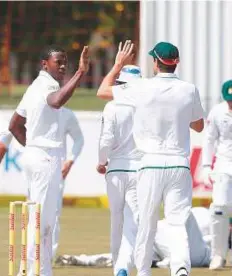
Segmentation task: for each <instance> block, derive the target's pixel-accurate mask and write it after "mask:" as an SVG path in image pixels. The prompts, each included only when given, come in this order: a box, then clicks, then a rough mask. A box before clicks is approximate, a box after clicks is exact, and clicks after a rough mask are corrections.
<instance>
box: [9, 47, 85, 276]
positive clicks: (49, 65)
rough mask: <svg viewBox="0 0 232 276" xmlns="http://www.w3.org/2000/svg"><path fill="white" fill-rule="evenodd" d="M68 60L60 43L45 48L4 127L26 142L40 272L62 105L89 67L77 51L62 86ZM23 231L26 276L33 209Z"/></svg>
mask: <svg viewBox="0 0 232 276" xmlns="http://www.w3.org/2000/svg"><path fill="white" fill-rule="evenodd" d="M67 64H68V58H67V54H66V52H65V51H64V50H63V49H62V48H60V47H57V46H49V47H48V48H46V49H45V50H44V51H43V52H42V55H41V66H42V70H41V71H40V73H39V75H38V77H37V78H36V79H35V80H34V81H33V83H32V84H31V85H30V86H29V87H28V89H27V91H26V93H25V94H24V96H23V99H22V100H21V102H20V103H19V105H18V107H17V109H16V112H15V113H14V115H13V117H12V119H11V122H10V126H9V130H10V131H11V132H12V134H13V135H14V137H15V138H16V139H17V140H18V141H19V143H20V144H22V145H23V146H25V151H24V172H25V175H26V178H27V180H26V181H27V183H29V200H31V201H34V202H36V203H40V204H41V252H40V258H41V267H40V275H41V276H51V275H52V262H51V260H52V232H53V228H54V225H55V219H56V210H57V201H58V198H59V195H60V186H59V185H60V183H61V181H62V173H61V171H62V167H61V166H62V164H61V161H62V146H63V145H62V133H61V128H60V126H61V125H62V110H61V107H62V106H63V105H64V104H65V103H66V102H67V101H68V100H69V99H70V98H71V97H72V95H73V93H74V90H75V88H76V87H78V86H79V84H80V82H81V80H82V78H83V76H84V75H85V73H86V72H87V71H88V69H89V53H88V47H87V46H85V47H84V49H83V51H82V53H81V56H80V61H79V68H78V70H77V71H76V73H75V74H74V76H73V77H72V78H71V79H70V80H69V81H68V82H67V83H66V84H65V85H63V86H62V87H61V86H60V85H61V84H62V81H63V79H64V76H65V72H66V68H67ZM28 234H29V236H28V249H27V256H28V265H27V269H28V272H27V275H28V276H34V271H33V269H34V265H33V264H34V258H35V244H34V236H35V213H34V212H33V208H30V210H29V223H28ZM19 275H21V272H20V273H19Z"/></svg>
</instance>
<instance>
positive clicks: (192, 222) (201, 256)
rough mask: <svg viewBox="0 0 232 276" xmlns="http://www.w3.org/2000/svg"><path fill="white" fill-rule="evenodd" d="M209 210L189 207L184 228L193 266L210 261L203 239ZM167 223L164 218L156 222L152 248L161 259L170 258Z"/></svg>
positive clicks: (206, 229)
mask: <svg viewBox="0 0 232 276" xmlns="http://www.w3.org/2000/svg"><path fill="white" fill-rule="evenodd" d="M209 220H210V212H209V210H208V209H206V208H203V207H196V208H192V209H191V213H190V216H189V218H188V220H187V222H186V230H187V234H188V239H189V247H190V259H191V265H192V266H193V267H202V266H208V265H209V263H210V255H211V252H210V247H209V246H208V244H207V243H206V241H205V240H204V236H205V237H207V239H208V235H209ZM167 237H168V223H167V221H166V219H163V220H160V221H158V223H157V232H156V236H155V244H154V250H155V253H156V255H158V256H159V257H160V259H161V260H163V259H170V253H169V243H168V239H167Z"/></svg>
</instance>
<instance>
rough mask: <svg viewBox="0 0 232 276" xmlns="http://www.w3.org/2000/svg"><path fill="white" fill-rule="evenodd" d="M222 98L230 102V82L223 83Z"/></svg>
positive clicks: (231, 88) (231, 85)
mask: <svg viewBox="0 0 232 276" xmlns="http://www.w3.org/2000/svg"><path fill="white" fill-rule="evenodd" d="M222 97H223V99H224V100H225V101H232V80H228V81H226V82H224V83H223V85H222Z"/></svg>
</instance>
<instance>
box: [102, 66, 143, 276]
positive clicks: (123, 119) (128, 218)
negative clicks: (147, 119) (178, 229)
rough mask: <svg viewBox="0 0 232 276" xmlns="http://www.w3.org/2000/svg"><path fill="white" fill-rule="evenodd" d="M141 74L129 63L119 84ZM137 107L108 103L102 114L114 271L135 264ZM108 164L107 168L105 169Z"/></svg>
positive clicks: (103, 155) (104, 163)
mask: <svg viewBox="0 0 232 276" xmlns="http://www.w3.org/2000/svg"><path fill="white" fill-rule="evenodd" d="M138 78H141V72H140V68H139V67H138V66H135V65H126V66H124V67H123V68H122V70H121V71H120V75H119V77H118V79H117V80H116V85H120V84H125V83H129V82H130V81H132V80H134V79H138ZM133 121H134V108H133V107H132V106H130V105H120V104H116V103H115V102H114V101H110V102H108V103H107V104H106V106H105V108H104V111H103V116H102V129H101V135H100V139H99V164H98V166H97V171H98V172H99V173H105V171H106V183H107V195H108V199H109V206H110V214H111V253H112V259H113V266H114V275H115V276H121V275H122V276H123V271H124V270H126V271H127V273H128V274H129V272H130V270H131V268H132V267H133V265H134V246H135V240H136V235H137V228H138V208H137V192H136V186H137V169H138V168H139V163H140V160H141V157H142V154H141V152H139V151H138V150H137V148H136V145H135V141H134V138H133V131H132V129H133ZM106 166H107V169H106Z"/></svg>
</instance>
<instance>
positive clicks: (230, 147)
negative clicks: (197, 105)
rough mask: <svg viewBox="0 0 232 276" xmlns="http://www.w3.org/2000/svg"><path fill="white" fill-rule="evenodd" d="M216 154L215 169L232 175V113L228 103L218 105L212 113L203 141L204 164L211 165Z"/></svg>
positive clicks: (208, 119)
mask: <svg viewBox="0 0 232 276" xmlns="http://www.w3.org/2000/svg"><path fill="white" fill-rule="evenodd" d="M214 153H216V162H215V165H214V168H215V169H217V170H218V171H219V172H222V173H228V174H230V175H231V174H232V172H231V164H232V111H230V110H229V107H228V104H227V102H222V103H220V104H217V105H216V106H214V107H213V108H212V110H211V111H210V113H209V115H208V118H207V126H206V130H205V135H204V141H203V153H202V164H203V165H211V164H212V159H213V154H214Z"/></svg>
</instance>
